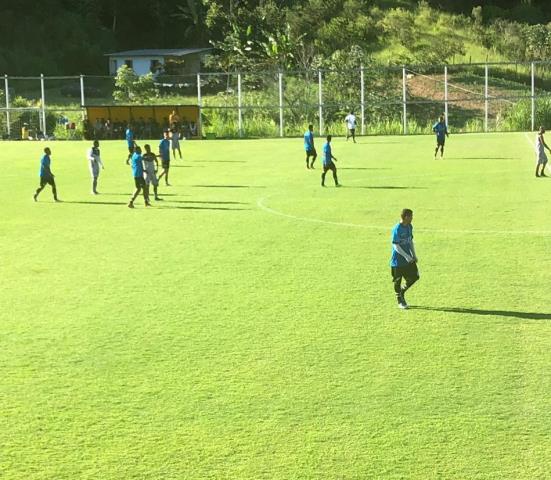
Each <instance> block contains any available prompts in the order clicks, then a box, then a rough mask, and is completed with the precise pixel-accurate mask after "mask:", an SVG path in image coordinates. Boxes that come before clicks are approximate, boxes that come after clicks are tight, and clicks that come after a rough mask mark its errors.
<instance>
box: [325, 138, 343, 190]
mask: <svg viewBox="0 0 551 480" xmlns="http://www.w3.org/2000/svg"><path fill="white" fill-rule="evenodd" d="M333 160H335V162H336V161H337V159H336V158H335V157H334V156H333V152H332V151H331V135H327V143H326V144H325V145H324V146H323V173H322V174H321V186H322V187H325V174H326V173H327V172H328V171H329V170H331V171H332V172H333V180H335V187H340V185H339V181H338V180H337V167H336V166H335V164H334V163H333Z"/></svg>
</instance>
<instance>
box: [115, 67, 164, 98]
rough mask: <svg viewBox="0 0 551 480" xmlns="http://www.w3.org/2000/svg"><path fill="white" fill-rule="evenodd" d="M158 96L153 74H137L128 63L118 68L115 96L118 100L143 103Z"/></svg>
mask: <svg viewBox="0 0 551 480" xmlns="http://www.w3.org/2000/svg"><path fill="white" fill-rule="evenodd" d="M157 96H158V91H157V88H156V87H155V81H154V79H153V74H152V73H148V74H147V75H142V76H139V75H136V73H135V72H134V70H132V69H131V68H130V67H128V66H127V65H122V66H121V67H120V68H119V69H118V70H117V76H116V77H115V90H114V92H113V98H114V99H115V100H116V101H117V102H132V103H142V102H147V101H149V100H151V99H152V98H154V97H157Z"/></svg>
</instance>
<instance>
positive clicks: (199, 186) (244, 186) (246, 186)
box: [192, 185, 266, 188]
mask: <svg viewBox="0 0 551 480" xmlns="http://www.w3.org/2000/svg"><path fill="white" fill-rule="evenodd" d="M192 187H195V188H266V187H264V186H259V185H192Z"/></svg>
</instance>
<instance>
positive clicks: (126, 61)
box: [124, 60, 134, 70]
mask: <svg viewBox="0 0 551 480" xmlns="http://www.w3.org/2000/svg"><path fill="white" fill-rule="evenodd" d="M124 64H125V65H126V66H127V67H128V68H131V69H132V70H134V61H133V60H125V61H124Z"/></svg>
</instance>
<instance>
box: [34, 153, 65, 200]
mask: <svg viewBox="0 0 551 480" xmlns="http://www.w3.org/2000/svg"><path fill="white" fill-rule="evenodd" d="M51 155H52V151H51V150H50V149H49V148H48V147H46V148H45V149H44V155H42V158H41V159H40V172H39V175H40V186H39V187H38V188H37V189H36V192H35V194H34V195H33V200H34V201H35V202H36V201H38V195H39V194H40V192H41V191H42V190H44V187H45V186H46V185H50V186H51V187H52V193H53V195H54V201H56V202H59V198H57V188H56V185H55V180H54V174H53V173H52V170H51V169H50V163H51V159H50V156H51Z"/></svg>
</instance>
